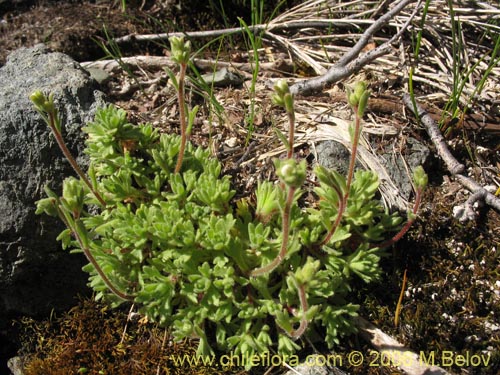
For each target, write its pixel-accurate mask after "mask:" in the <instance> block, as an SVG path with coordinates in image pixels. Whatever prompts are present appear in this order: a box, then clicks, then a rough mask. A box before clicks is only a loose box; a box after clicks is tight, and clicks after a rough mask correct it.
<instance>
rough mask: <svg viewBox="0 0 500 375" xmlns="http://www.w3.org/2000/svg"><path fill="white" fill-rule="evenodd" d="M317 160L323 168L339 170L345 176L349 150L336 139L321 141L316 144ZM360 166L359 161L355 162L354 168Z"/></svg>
mask: <svg viewBox="0 0 500 375" xmlns="http://www.w3.org/2000/svg"><path fill="white" fill-rule="evenodd" d="M316 153H317V156H318V159H317V162H318V164H320V165H322V166H323V167H325V168H328V169H332V170H334V171H337V172H339V173H340V174H341V175H343V176H347V171H348V170H349V162H350V159H351V151H350V150H348V149H347V148H346V147H345V146H344V145H343V144H341V143H339V142H336V141H323V142H320V143H318V144H317V145H316ZM359 168H362V169H363V167H362V165H361V164H360V163H359V162H356V169H359Z"/></svg>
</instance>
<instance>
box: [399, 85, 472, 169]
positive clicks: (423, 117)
mask: <svg viewBox="0 0 500 375" xmlns="http://www.w3.org/2000/svg"><path fill="white" fill-rule="evenodd" d="M403 102H404V104H405V105H406V107H407V108H408V109H410V110H411V111H412V112H413V113H415V108H414V103H413V101H412V100H411V97H410V95H408V94H406V95H404V96H403ZM416 110H417V113H416V116H417V117H418V118H419V119H420V121H421V122H422V124H423V125H424V126H425V129H426V130H427V134H429V137H430V138H431V141H432V143H434V145H435V146H436V149H437V152H438V154H439V156H441V158H442V159H443V161H444V162H445V164H446V167H447V168H448V171H449V172H450V173H451V174H452V175H456V174H459V173H462V172H463V171H464V170H465V166H464V165H463V164H461V163H459V162H458V160H457V159H455V157H454V156H453V155H452V154H451V152H450V150H449V149H448V146H447V144H446V141H445V139H444V137H443V135H442V134H441V131H440V130H439V127H438V126H437V124H436V122H435V121H434V119H433V118H432V117H431V116H430V115H429V114H428V113H427V112H426V111H425V109H423V108H422V107H421V106H420V105H418V104H416Z"/></svg>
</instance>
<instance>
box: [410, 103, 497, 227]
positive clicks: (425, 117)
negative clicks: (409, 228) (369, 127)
mask: <svg viewBox="0 0 500 375" xmlns="http://www.w3.org/2000/svg"><path fill="white" fill-rule="evenodd" d="M403 102H404V103H405V105H406V107H407V108H408V109H410V110H411V111H412V112H415V108H414V105H413V102H412V100H411V98H410V95H405V96H404V97H403ZM416 111H417V113H416V115H417V116H418V117H419V118H420V121H421V122H422V124H423V125H424V126H425V129H426V131H427V134H429V137H430V139H431V141H432V143H433V144H434V146H435V147H436V150H437V152H438V154H439V156H440V157H441V158H442V159H443V161H444V162H445V164H446V167H447V169H448V171H449V172H450V173H451V174H452V175H453V176H454V177H455V178H456V179H457V180H458V181H459V182H460V183H461V184H462V185H463V186H465V187H466V188H467V189H468V190H470V191H471V192H472V193H473V198H472V197H471V198H470V200H468V201H467V202H466V204H465V206H464V207H463V210H460V216H459V217H458V219H461V220H467V219H471V218H474V217H475V215H473V214H472V212H473V209H472V205H473V204H474V203H475V202H477V201H478V200H479V199H484V201H485V203H486V204H488V205H489V206H490V207H493V208H494V209H496V210H497V211H499V212H500V199H499V198H498V197H496V196H495V195H493V194H491V193H489V192H487V191H486V190H485V189H484V188H483V187H481V185H479V184H478V183H477V182H476V181H474V180H473V179H471V178H470V177H467V176H464V175H463V174H462V173H463V172H464V170H465V167H464V165H463V164H461V163H460V162H459V161H458V160H457V159H456V158H455V157H454V156H453V155H452V154H451V152H450V150H449V149H448V146H447V145H446V142H445V140H444V138H443V136H442V134H441V132H440V130H439V128H438V126H437V124H436V122H435V121H434V120H433V119H432V117H431V116H429V114H428V113H427V112H426V111H425V110H424V109H423V108H422V107H420V105H418V103H417V104H416ZM457 213H458V211H457ZM464 215H465V216H464Z"/></svg>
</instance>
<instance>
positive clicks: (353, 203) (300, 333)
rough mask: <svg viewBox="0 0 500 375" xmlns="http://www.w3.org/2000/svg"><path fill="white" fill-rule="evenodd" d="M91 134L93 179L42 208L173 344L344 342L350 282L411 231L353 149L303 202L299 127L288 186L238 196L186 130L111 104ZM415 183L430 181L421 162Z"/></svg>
mask: <svg viewBox="0 0 500 375" xmlns="http://www.w3.org/2000/svg"><path fill="white" fill-rule="evenodd" d="M181 42H182V41H178V43H180V44H182V45H185V44H184V43H181ZM183 58H184V59H185V57H183ZM285 84H286V83H280V84H279V85H278V86H277V90H276V95H277V96H276V97H275V98H274V102H275V103H276V104H278V105H282V106H284V107H285V110H286V111H287V114H288V115H289V119H290V123H291V124H290V131H293V121H294V118H293V115H292V114H291V112H293V97H290V93H289V91H288V90H287V89H286V86H285ZM280 95H281V96H283V98H282V99H280ZM353 95H354V96H353V97H352V99H350V101H352V105H353V107H355V108H356V110H355V116H356V120H355V121H354V125H353V139H354V140H356V139H359V133H360V132H361V128H360V118H361V117H362V115H363V111H364V107H366V100H367V97H368V95H369V93H368V94H367V90H366V87H365V86H359V87H357V88H356V89H355V90H354V91H353ZM356 95H357V97H358V100H357V101H356V98H355V96H356ZM32 98H33V99H34V100H33V101H34V103H35V105H36V106H37V108H38V109H39V111H40V112H41V113H42V115H43V116H44V118H45V119H46V120H47V122H48V123H49V125H50V123H51V121H53V122H58V121H59V120H58V117H57V113H56V111H55V106H54V105H53V104H52V105H47V106H45V103H46V102H48V103H49V104H50V102H51V100H52V99H51V97H49V98H46V97H45V96H44V95H43V94H42V93H40V92H37V93H36V94H34V95H33V96H32ZM359 108H362V110H360V109H359ZM51 128H55V129H56V131H57V130H58V129H57V127H55V126H54V127H52V126H51ZM83 131H84V132H85V133H86V134H87V136H88V137H87V144H86V146H87V148H86V152H87V154H88V156H89V159H90V167H89V170H88V177H86V176H83V177H82V176H80V175H79V179H76V178H74V177H70V178H67V179H66V180H65V181H64V182H63V189H62V191H63V193H62V196H61V197H59V196H58V195H57V194H55V193H54V192H53V191H52V190H50V189H48V188H47V190H46V191H47V194H48V197H47V198H46V199H42V200H40V201H39V202H38V209H37V212H38V213H42V212H44V213H46V214H49V215H52V216H59V217H60V218H61V219H62V220H63V222H64V223H65V224H66V226H67V229H66V230H64V231H63V232H62V233H61V234H60V236H59V239H60V240H61V241H62V244H63V246H64V247H65V248H68V249H71V250H73V251H75V250H76V251H83V252H84V253H85V255H86V256H87V258H88V259H89V264H88V265H87V266H85V268H84V269H85V271H87V272H88V273H89V274H90V278H89V280H90V286H91V287H92V288H93V289H94V290H95V291H96V293H97V294H96V297H97V298H102V299H105V300H107V301H109V302H111V303H113V304H114V305H119V304H120V303H123V302H124V301H127V300H128V301H133V302H134V303H136V304H137V305H138V306H139V309H140V312H141V313H142V314H144V315H145V316H147V317H148V318H149V319H151V320H155V321H158V322H160V323H161V324H163V325H165V326H168V327H170V331H171V333H172V335H173V337H174V339H175V340H182V339H184V338H198V339H199V346H198V351H197V354H199V355H209V354H213V353H214V351H215V350H219V351H232V353H233V354H235V355H244V356H248V357H251V356H253V355H262V354H263V353H267V352H269V351H272V350H274V351H276V352H277V353H279V354H280V355H283V356H284V355H290V354H293V353H295V352H296V351H297V350H299V349H301V347H302V341H301V340H300V338H302V337H304V336H307V335H309V334H311V333H314V335H318V332H324V334H323V339H324V340H325V342H326V343H327V344H328V346H330V347H331V346H333V345H335V344H337V343H338V340H339V338H340V337H341V336H342V335H345V334H350V333H352V332H355V326H354V324H353V319H352V318H353V317H355V316H356V315H357V310H358V306H356V305H355V304H353V303H351V302H350V301H349V294H350V293H351V292H352V290H351V288H352V286H351V285H352V281H353V279H354V278H360V279H362V280H363V281H365V282H371V281H373V280H375V279H377V277H379V275H380V268H379V265H378V263H379V260H380V257H381V255H382V253H383V247H385V246H387V245H388V244H391V243H392V240H391V239H398V238H400V236H401V235H402V232H401V231H406V230H407V229H408V228H407V226H404V227H402V221H403V220H402V218H401V217H400V216H398V215H397V214H391V213H388V212H387V211H386V210H385V209H384V208H383V206H382V205H381V203H380V201H379V200H378V199H377V197H376V194H377V189H378V184H379V181H378V178H377V176H376V175H375V174H374V173H373V172H370V171H357V172H354V161H353V160H354V158H355V156H354V157H353V158H352V160H351V166H350V171H349V173H348V176H347V177H344V176H341V175H340V174H338V173H337V172H335V171H330V170H327V169H325V168H323V167H320V166H318V167H316V168H315V169H314V174H315V176H316V178H317V180H318V185H317V187H316V188H315V189H314V194H315V195H316V196H317V198H318V199H317V202H316V203H315V204H313V205H312V206H311V207H302V206H301V205H299V203H298V202H299V198H300V197H301V196H302V194H303V193H304V191H305V189H304V186H303V183H304V180H305V178H306V172H307V166H306V163H305V161H297V160H295V159H294V158H293V154H290V150H293V137H289V140H288V144H287V149H288V151H289V152H288V154H287V158H286V159H284V160H277V161H275V166H276V174H277V176H278V178H279V183H275V182H272V181H262V182H261V183H260V184H259V186H258V188H257V190H256V192H255V199H254V200H239V201H234V200H233V197H234V195H235V192H234V191H233V190H232V189H231V181H230V179H229V177H228V176H224V175H221V170H222V166H221V164H220V162H219V161H218V160H217V159H215V158H213V157H212V156H211V155H210V152H209V151H208V150H206V149H203V148H201V147H194V146H193V145H192V144H191V143H190V142H189V141H188V140H186V139H185V135H186V133H185V132H182V135H181V136H178V135H172V134H159V132H158V131H157V130H155V129H154V128H153V127H152V126H151V125H148V124H145V125H140V126H136V125H133V124H131V123H129V122H128V120H127V116H126V113H125V111H123V110H120V109H117V108H115V107H113V106H108V107H106V108H103V109H101V110H99V111H98V112H97V114H96V117H95V120H94V121H93V122H91V123H89V124H87V126H86V127H84V128H83ZM187 133H188V132H187ZM59 135H60V128H59ZM353 150H355V147H353ZM180 155H181V156H180ZM290 155H291V156H292V157H288V156H290ZM179 157H181V158H182V159H181V164H179ZM179 165H181V166H182V167H181V168H179ZM416 179H417V180H418V184H417V186H418V190H419V191H421V190H422V189H423V187H424V186H425V184H426V176H425V174H424V173H423V170H421V169H418V171H416ZM419 199H420V198H419ZM250 202H255V205H254V206H253V205H251V204H250ZM418 202H419V200H418ZM417 206H418V204H416V207H415V208H414V210H413V211H412V212H411V213H410V220H413V219H414V217H415V214H416V209H417V208H418V207H417ZM398 231H400V232H398ZM387 238H390V239H389V240H388V241H387V240H386V239H387ZM384 241H385V242H384ZM312 326H314V327H317V329H312V328H311V327H312ZM314 335H313V336H314Z"/></svg>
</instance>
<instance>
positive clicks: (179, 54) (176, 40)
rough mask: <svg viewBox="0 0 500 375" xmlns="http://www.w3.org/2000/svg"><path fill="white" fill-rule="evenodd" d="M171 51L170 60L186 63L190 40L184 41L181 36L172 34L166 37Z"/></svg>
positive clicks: (189, 52)
mask: <svg viewBox="0 0 500 375" xmlns="http://www.w3.org/2000/svg"><path fill="white" fill-rule="evenodd" d="M168 40H169V41H170V49H171V51H172V56H171V58H172V60H173V61H175V62H176V63H178V64H187V63H188V62H189V56H190V54H191V42H190V41H189V40H188V41H184V37H183V36H180V37H179V36H173V37H170V38H169V39H168Z"/></svg>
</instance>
